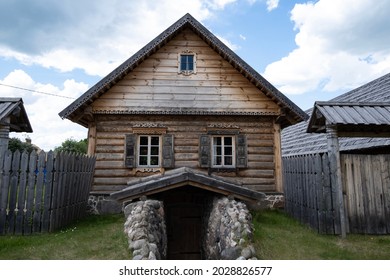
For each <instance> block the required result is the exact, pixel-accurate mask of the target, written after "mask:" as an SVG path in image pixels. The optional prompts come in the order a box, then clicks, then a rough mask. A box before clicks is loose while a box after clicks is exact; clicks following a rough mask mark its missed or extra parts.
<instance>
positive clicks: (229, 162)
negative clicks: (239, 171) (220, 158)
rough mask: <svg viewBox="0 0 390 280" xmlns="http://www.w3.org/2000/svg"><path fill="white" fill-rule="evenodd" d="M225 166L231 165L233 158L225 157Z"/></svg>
mask: <svg viewBox="0 0 390 280" xmlns="http://www.w3.org/2000/svg"><path fill="white" fill-rule="evenodd" d="M224 160H225V165H233V158H232V157H231V156H225V158H224Z"/></svg>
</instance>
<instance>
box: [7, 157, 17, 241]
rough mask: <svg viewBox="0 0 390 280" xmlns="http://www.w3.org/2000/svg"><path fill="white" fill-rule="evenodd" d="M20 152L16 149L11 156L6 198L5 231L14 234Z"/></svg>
mask: <svg viewBox="0 0 390 280" xmlns="http://www.w3.org/2000/svg"><path fill="white" fill-rule="evenodd" d="M19 169H20V152H19V151H18V150H17V151H16V152H14V154H13V157H12V165H11V178H10V188H9V200H8V215H7V228H8V229H7V233H8V234H14V232H15V219H16V213H15V210H16V204H17V193H18V187H19Z"/></svg>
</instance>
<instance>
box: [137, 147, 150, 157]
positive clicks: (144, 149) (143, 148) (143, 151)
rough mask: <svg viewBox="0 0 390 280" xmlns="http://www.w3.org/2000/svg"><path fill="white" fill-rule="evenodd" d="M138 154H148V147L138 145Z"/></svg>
mask: <svg viewBox="0 0 390 280" xmlns="http://www.w3.org/2000/svg"><path fill="white" fill-rule="evenodd" d="M139 154H140V155H142V156H146V155H147V154H148V147H140V148H139Z"/></svg>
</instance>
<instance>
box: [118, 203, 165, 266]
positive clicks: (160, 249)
mask: <svg viewBox="0 0 390 280" xmlns="http://www.w3.org/2000/svg"><path fill="white" fill-rule="evenodd" d="M124 212H125V216H126V223H125V228H124V231H125V234H126V235H127V237H128V240H129V248H130V251H131V252H132V255H133V260H161V259H165V258H166V255H167V233H166V226H165V220H164V208H163V203H162V202H161V201H157V200H145V201H138V202H134V203H131V204H129V205H127V206H126V207H125V209H124Z"/></svg>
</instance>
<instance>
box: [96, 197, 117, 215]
mask: <svg viewBox="0 0 390 280" xmlns="http://www.w3.org/2000/svg"><path fill="white" fill-rule="evenodd" d="M122 211H123V207H122V204H121V203H119V202H118V201H116V200H113V199H111V198H110V197H109V196H107V195H90V196H89V198H88V212H89V213H91V214H93V215H104V214H118V213H121V212H122Z"/></svg>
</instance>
